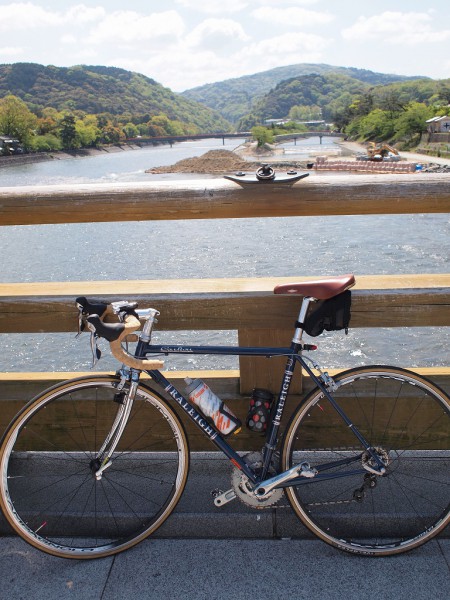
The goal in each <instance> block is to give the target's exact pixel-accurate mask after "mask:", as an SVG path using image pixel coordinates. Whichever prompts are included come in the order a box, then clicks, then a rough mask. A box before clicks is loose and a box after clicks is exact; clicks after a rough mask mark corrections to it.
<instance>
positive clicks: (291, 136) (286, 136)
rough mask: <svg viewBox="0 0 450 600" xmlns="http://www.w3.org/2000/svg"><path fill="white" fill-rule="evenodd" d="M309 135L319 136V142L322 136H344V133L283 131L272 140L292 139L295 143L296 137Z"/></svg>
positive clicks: (300, 137) (302, 137)
mask: <svg viewBox="0 0 450 600" xmlns="http://www.w3.org/2000/svg"><path fill="white" fill-rule="evenodd" d="M310 137H319V138H320V143H322V138H323V137H344V134H343V133H338V132H336V131H305V132H302V133H284V134H282V135H275V136H274V140H275V141H276V142H287V141H288V140H294V144H296V143H297V139H304V138H310Z"/></svg>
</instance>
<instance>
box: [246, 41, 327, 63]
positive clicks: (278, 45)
mask: <svg viewBox="0 0 450 600" xmlns="http://www.w3.org/2000/svg"><path fill="white" fill-rule="evenodd" d="M331 42H332V40H330V39H325V38H324V37H321V36H319V35H315V34H305V33H286V34H284V35H279V36H275V37H272V38H268V39H265V40H262V41H260V42H255V43H253V44H250V45H248V46H246V47H245V48H244V49H243V50H242V53H241V54H242V58H244V57H245V55H248V56H249V57H255V56H259V57H261V59H264V58H267V57H269V56H270V55H272V54H274V55H277V60H278V61H279V60H280V55H283V54H284V53H289V54H290V55H292V54H299V55H301V56H299V59H301V60H304V59H303V54H304V53H307V54H308V55H314V56H317V57H318V56H320V53H321V52H322V51H323V50H324V49H325V48H326V47H327V46H328V45H329V44H330V43H331ZM301 60H299V61H298V62H301ZM281 64H287V63H286V61H283V62H282V63H281Z"/></svg>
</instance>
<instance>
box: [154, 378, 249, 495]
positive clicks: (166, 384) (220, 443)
mask: <svg viewBox="0 0 450 600" xmlns="http://www.w3.org/2000/svg"><path fill="white" fill-rule="evenodd" d="M147 373H148V375H150V377H151V378H152V379H153V381H155V382H156V383H157V384H158V385H160V386H161V387H162V388H163V389H164V390H165V391H166V392H167V393H168V394H169V396H171V398H173V399H174V400H175V402H176V403H177V404H179V405H180V406H181V408H182V409H183V410H184V412H185V413H186V414H187V416H188V417H189V418H190V419H191V421H193V422H194V423H195V424H196V425H197V427H198V428H199V429H201V430H202V431H203V433H204V434H205V435H206V436H207V437H208V438H209V439H210V440H211V442H212V443H213V444H214V445H215V446H217V448H218V449H219V450H221V451H222V452H223V453H224V454H225V456H227V457H228V458H229V460H230V461H231V462H232V464H233V465H234V466H235V467H236V468H237V469H239V470H240V471H243V472H244V473H245V475H247V477H248V478H249V479H250V481H252V482H253V483H256V482H257V478H256V477H255V474H254V473H253V471H252V470H251V469H250V468H249V467H248V465H247V464H246V463H245V462H244V461H243V460H242V459H241V457H240V456H239V454H238V453H237V452H236V451H235V450H233V448H232V447H231V446H230V445H229V444H227V442H226V441H225V440H224V438H223V437H222V436H221V435H220V433H219V432H218V431H217V429H216V428H215V427H214V426H213V425H210V423H208V422H207V421H206V419H205V418H204V416H203V415H202V414H201V413H200V412H198V411H197V410H196V409H195V407H194V406H193V405H192V404H191V403H190V402H188V401H187V400H186V398H185V397H184V396H183V395H182V394H180V392H179V391H178V390H177V389H176V387H175V386H173V385H172V384H171V383H170V381H168V380H167V379H166V378H165V377H164V375H163V374H162V373H161V372H160V371H147Z"/></svg>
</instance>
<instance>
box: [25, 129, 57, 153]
mask: <svg viewBox="0 0 450 600" xmlns="http://www.w3.org/2000/svg"><path fill="white" fill-rule="evenodd" d="M31 147H32V149H33V150H34V151H35V152H53V151H56V150H61V148H62V143H61V140H60V139H59V137H57V136H56V135H53V134H52V133H46V134H44V135H35V136H34V137H33V139H32V146H31Z"/></svg>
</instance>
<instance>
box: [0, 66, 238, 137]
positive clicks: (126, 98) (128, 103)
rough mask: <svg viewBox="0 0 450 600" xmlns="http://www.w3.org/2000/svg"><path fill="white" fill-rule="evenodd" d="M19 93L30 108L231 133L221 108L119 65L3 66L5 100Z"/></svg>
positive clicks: (0, 82) (0, 81)
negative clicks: (153, 119)
mask: <svg viewBox="0 0 450 600" xmlns="http://www.w3.org/2000/svg"><path fill="white" fill-rule="evenodd" d="M8 94H13V95H14V96H17V97H18V98H21V99H22V100H23V101H24V102H26V103H27V104H28V105H29V107H30V108H32V109H35V110H36V111H39V109H42V108H46V107H52V108H56V109H57V110H58V111H61V110H65V109H69V110H81V111H84V112H86V113H90V114H99V113H111V114H113V115H123V114H130V115H145V114H148V115H149V116H154V115H157V114H161V113H164V114H166V115H167V117H169V119H171V120H179V121H182V122H183V123H192V124H194V125H196V126H197V127H198V128H199V130H200V131H201V132H204V133H209V132H215V131H228V130H229V129H230V124H229V123H228V122H227V121H226V120H225V119H224V118H223V117H221V116H220V115H219V114H218V113H217V112H215V111H213V110H212V109H211V108H208V107H206V106H204V105H201V104H198V103H197V102H196V101H195V100H192V99H190V98H187V97H183V96H181V95H180V94H176V93H174V92H172V91H171V90H170V89H168V88H165V87H163V86H162V85H161V84H159V83H157V82H156V81H154V80H153V79H150V78H149V77H146V76H145V75H141V74H139V73H133V72H131V71H126V70H125V69H118V68H115V67H102V66H86V65H79V66H74V67H54V66H43V65H39V64H34V63H15V64H3V65H0V98H2V97H4V96H6V95H8Z"/></svg>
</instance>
